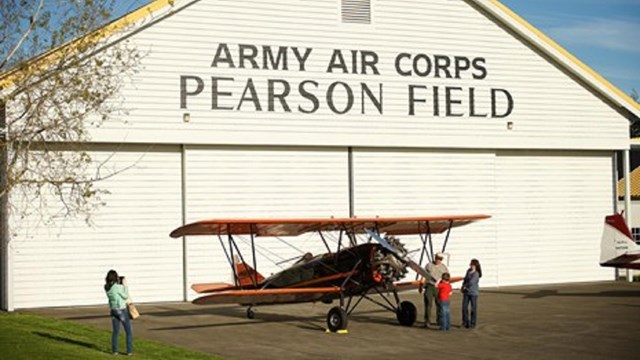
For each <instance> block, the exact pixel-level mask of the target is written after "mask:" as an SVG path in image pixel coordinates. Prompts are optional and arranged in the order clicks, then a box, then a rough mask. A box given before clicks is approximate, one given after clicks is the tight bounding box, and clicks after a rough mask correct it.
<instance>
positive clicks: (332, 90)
mask: <svg viewBox="0 0 640 360" xmlns="http://www.w3.org/2000/svg"><path fill="white" fill-rule="evenodd" d="M338 85H340V86H341V87H342V88H343V89H344V90H345V92H346V93H347V104H346V105H345V107H344V109H342V110H338V108H336V105H335V103H334V94H335V89H336V86H338ZM327 105H329V108H330V109H331V111H333V112H334V113H336V114H339V115H342V114H346V113H347V112H348V111H349V110H351V108H352V107H353V91H352V90H351V88H350V87H349V85H347V84H346V83H343V82H342V81H336V82H334V83H332V84H331V85H329V88H328V89H327Z"/></svg>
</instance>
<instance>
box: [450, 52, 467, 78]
mask: <svg viewBox="0 0 640 360" xmlns="http://www.w3.org/2000/svg"><path fill="white" fill-rule="evenodd" d="M454 62H455V78H456V79H460V73H461V72H463V71H466V70H469V68H471V60H469V59H468V58H466V57H464V56H456V57H455V58H454Z"/></svg>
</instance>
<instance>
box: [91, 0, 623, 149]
mask: <svg viewBox="0 0 640 360" xmlns="http://www.w3.org/2000/svg"><path fill="white" fill-rule="evenodd" d="M340 3H341V2H340V1H338V0H325V1H268V2H267V1H257V0H255V1H215V2H206V1H201V2H198V3H196V4H194V5H193V6H191V7H188V8H187V9H185V10H183V11H181V12H179V13H177V14H175V15H173V16H171V17H169V18H167V19H165V20H163V21H161V22H159V23H158V24H156V25H154V26H152V27H150V28H148V29H146V30H144V31H142V32H141V33H139V34H136V35H135V36H134V37H133V38H132V41H133V42H134V43H136V44H138V46H139V47H140V49H141V50H143V51H145V52H148V53H147V55H146V56H145V58H144V59H143V60H142V65H143V67H142V69H141V71H140V72H139V73H138V74H136V75H135V76H134V77H133V80H132V81H131V82H128V81H125V82H126V83H127V84H128V85H126V86H125V87H124V89H123V92H122V95H123V98H124V99H125V103H126V104H125V106H126V107H127V108H129V109H131V111H130V115H129V116H128V118H127V120H128V121H127V122H126V123H125V122H123V123H110V124H105V126H103V127H102V128H101V129H100V130H98V131H97V132H96V133H95V135H94V138H95V139H100V140H105V141H122V140H123V134H124V133H127V132H128V136H127V137H126V138H125V139H126V141H144V142H148V141H153V142H155V141H158V139H162V140H163V141H167V142H174V143H203V144H223V143H224V144H265V145H268V144H271V145H278V144H289V145H292V144H294V145H295V144H297V145H309V144H313V145H338V146H371V144H376V146H414V147H422V146H425V144H428V145H429V146H436V147H438V146H441V147H449V148H451V147H454V148H456V147H464V148H474V147H476V148H489V149H493V148H568V149H571V148H580V149H610V148H616V147H617V148H623V147H626V142H625V139H626V133H627V126H628V124H627V121H626V120H624V118H622V117H621V116H620V115H619V114H618V113H616V112H615V111H614V110H613V109H612V108H610V107H609V106H607V105H606V104H605V103H603V102H602V101H600V100H598V99H597V98H596V97H594V95H593V94H592V93H591V92H590V91H588V90H586V89H584V88H583V87H582V86H581V85H579V84H577V83H576V82H575V81H574V80H572V79H571V78H569V77H568V76H567V75H566V74H564V73H562V72H561V71H560V70H559V69H558V68H557V67H556V66H554V65H552V64H550V63H549V62H548V61H546V60H545V59H543V58H542V57H540V56H539V55H538V54H536V53H535V52H534V51H532V50H531V49H530V48H528V47H527V46H525V45H524V44H522V43H521V42H520V41H519V40H517V39H515V38H513V37H512V36H511V35H510V34H508V33H507V32H505V31H504V30H503V29H502V28H500V27H499V26H498V25H496V24H495V23H493V22H492V21H490V20H489V19H487V18H486V17H485V16H484V15H482V14H480V13H479V12H477V11H476V10H475V9H473V8H472V7H471V6H469V5H468V4H466V3H465V2H464V1H447V0H433V1H418V0H413V1H402V2H398V1H391V0H378V1H376V2H374V3H373V5H374V6H373V7H372V9H373V16H372V19H373V23H372V24H371V25H362V24H357V25H354V24H342V23H341V19H340ZM219 43H228V44H229V46H230V49H231V54H232V56H233V57H234V62H235V63H236V64H237V61H238V49H237V45H238V44H251V45H256V46H262V45H270V46H297V47H299V48H305V47H310V48H313V52H312V53H311V56H310V57H309V59H308V61H307V64H306V65H307V66H306V69H305V71H298V69H297V62H296V61H291V59H294V57H293V55H292V53H291V52H289V60H290V67H289V70H262V69H260V70H253V69H238V68H234V69H228V68H225V67H224V66H221V67H212V66H211V64H212V60H213V57H214V55H215V52H216V48H217V45H218V44H219ZM333 49H343V50H345V56H347V55H349V54H350V53H349V51H348V50H352V49H357V50H369V51H375V52H376V53H377V54H378V55H379V57H380V61H379V67H378V68H379V71H380V75H373V74H366V75H357V74H342V73H341V72H339V73H328V72H327V65H328V64H329V59H330V58H331V52H332V51H333ZM402 52H408V53H411V54H414V55H415V54H419V53H425V54H428V55H430V56H432V55H434V54H438V55H440V54H444V55H451V56H467V57H470V58H473V57H484V58H486V66H487V69H488V76H487V78H486V79H484V80H474V79H472V78H471V76H470V74H469V73H467V74H465V75H463V76H462V78H461V79H439V78H434V77H433V76H429V77H426V78H420V77H417V76H411V77H403V76H400V75H398V74H397V73H396V70H395V68H394V59H395V56H396V55H397V54H399V53H402ZM345 60H346V62H347V63H348V64H349V63H350V58H347V59H345ZM181 75H195V76H199V77H201V78H202V79H203V80H204V81H205V86H204V89H203V91H202V93H201V94H200V95H199V96H193V97H190V98H189V99H188V109H186V110H185V109H180V93H179V90H180V76H181ZM211 76H221V77H231V78H234V81H233V82H230V81H229V82H224V84H223V85H221V86H222V88H221V91H229V92H231V93H232V95H231V96H228V97H223V98H221V104H222V105H228V106H237V103H238V100H239V98H240V97H241V94H242V92H243V88H244V85H245V82H246V80H247V79H248V78H252V79H253V81H254V84H255V86H256V89H257V94H258V97H259V98H260V101H261V103H262V106H263V111H254V110H253V108H252V107H251V106H247V105H248V104H247V103H245V105H244V107H243V109H242V110H240V111H220V110H211V108H212V104H211V101H212V100H211V80H210V78H211ZM267 79H285V80H287V81H289V82H290V83H291V86H292V91H291V94H290V95H289V96H288V97H287V99H288V102H289V104H290V106H291V108H292V112H290V113H285V112H284V111H282V109H281V108H280V107H279V106H277V107H276V109H277V111H276V112H268V111H266V110H265V109H266V103H267V100H266V97H267V95H266V94H267V83H266V81H267ZM305 79H310V80H314V81H318V83H319V88H318V89H317V90H314V92H315V93H316V94H317V96H318V97H319V98H320V103H321V108H320V109H319V110H318V112H316V113H315V114H302V113H300V112H298V111H297V107H298V105H300V106H303V107H309V106H310V103H309V101H308V100H306V99H304V98H303V97H301V96H300V95H299V94H298V93H297V85H298V83H299V82H300V81H302V80H305ZM335 81H344V82H346V83H348V84H349V85H350V86H352V87H353V88H354V92H355V94H354V95H355V106H354V111H352V112H350V113H349V114H347V115H340V116H338V115H335V114H333V113H332V112H331V111H330V110H329V109H328V107H327V106H326V104H324V98H325V91H326V90H327V87H328V86H329V84H331V83H332V82H335ZM361 82H364V83H367V84H369V85H370V86H371V87H372V88H373V89H374V92H376V91H377V86H378V84H379V83H382V84H383V111H384V115H380V114H378V113H377V111H375V110H374V109H373V105H372V104H366V106H367V111H366V114H362V113H361V111H360V98H361V94H360V89H359V87H360V85H359V84H360V83H361ZM409 84H417V85H426V86H428V87H429V89H431V88H432V87H433V86H459V87H463V88H469V87H474V88H475V89H476V92H477V93H478V94H481V95H480V96H479V98H478V99H477V100H476V105H477V106H478V108H479V111H485V110H486V109H488V107H489V104H488V97H487V93H488V91H489V89H490V88H493V87H496V88H504V89H508V90H509V91H510V92H511V93H512V94H513V97H514V100H515V108H514V112H513V114H512V115H511V116H510V117H509V118H508V119H485V118H470V117H469V116H464V117H462V118H452V117H449V118H445V117H434V116H432V115H431V114H428V111H427V108H428V107H429V106H431V105H430V103H429V102H428V104H427V106H426V107H425V108H424V109H422V110H420V111H419V112H418V115H416V116H408V90H407V88H408V85H409ZM192 85H193V84H192ZM460 96H461V99H462V100H463V102H464V103H467V102H468V101H467V96H468V94H467V93H466V92H465V93H464V94H461V95H460ZM249 105H250V104H249ZM459 107H460V108H461V109H464V108H465V106H464V105H460V106H459ZM184 112H189V113H190V114H191V119H192V120H191V122H190V123H188V124H185V123H183V122H182V121H181V119H182V114H183V113H184ZM467 112H468V111H467ZM507 120H508V121H513V123H514V129H513V130H511V131H509V130H507V126H506V121H507ZM265 133H269V134H270V136H264V134H265ZM478 135H482V136H478Z"/></svg>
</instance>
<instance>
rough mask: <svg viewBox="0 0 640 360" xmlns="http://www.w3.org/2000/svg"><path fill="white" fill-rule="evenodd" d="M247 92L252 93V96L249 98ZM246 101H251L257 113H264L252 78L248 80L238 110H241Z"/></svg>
mask: <svg viewBox="0 0 640 360" xmlns="http://www.w3.org/2000/svg"><path fill="white" fill-rule="evenodd" d="M247 92H249V93H251V94H250V96H247ZM245 101H251V102H252V103H253V107H254V108H255V110H256V111H262V105H260V99H259V98H258V92H257V91H256V87H255V85H253V79H251V78H249V79H248V80H247V83H246V84H245V86H244V91H242V97H241V98H240V101H239V102H238V108H237V109H236V110H241V109H242V104H244V102H245Z"/></svg>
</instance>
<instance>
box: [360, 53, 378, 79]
mask: <svg viewBox="0 0 640 360" xmlns="http://www.w3.org/2000/svg"><path fill="white" fill-rule="evenodd" d="M360 62H361V63H362V74H369V72H368V70H371V72H372V73H373V74H375V75H380V72H379V71H378V54H376V53H375V52H373V51H361V52H360Z"/></svg>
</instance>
